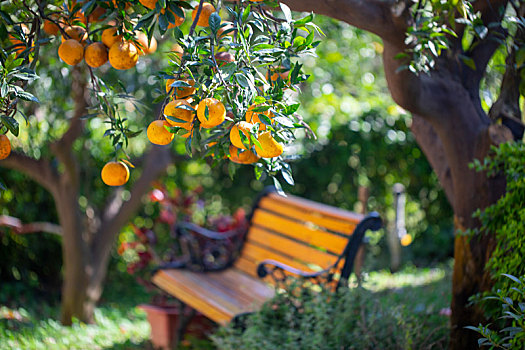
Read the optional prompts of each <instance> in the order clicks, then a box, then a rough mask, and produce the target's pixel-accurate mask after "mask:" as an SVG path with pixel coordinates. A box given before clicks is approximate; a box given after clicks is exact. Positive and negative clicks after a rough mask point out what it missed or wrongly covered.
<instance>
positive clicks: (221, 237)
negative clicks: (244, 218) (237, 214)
mask: <svg viewBox="0 0 525 350" xmlns="http://www.w3.org/2000/svg"><path fill="white" fill-rule="evenodd" d="M245 232H246V227H239V228H237V229H235V230H230V231H226V232H216V231H212V230H208V229H205V228H203V227H200V226H198V225H196V224H193V223H191V222H183V223H181V224H179V225H178V226H177V228H176V238H177V239H178V241H179V245H180V250H181V255H182V257H181V258H180V259H179V261H180V262H182V263H183V266H177V267H185V268H188V269H190V270H193V271H218V270H222V269H225V268H226V267H229V266H230V265H231V264H232V263H233V262H234V261H235V259H236V258H237V257H238V255H239V252H240V249H241V247H242V244H243V239H244V234H245Z"/></svg>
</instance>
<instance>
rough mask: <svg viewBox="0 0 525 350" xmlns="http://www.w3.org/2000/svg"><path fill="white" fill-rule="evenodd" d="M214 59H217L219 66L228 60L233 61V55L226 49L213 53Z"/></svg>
mask: <svg viewBox="0 0 525 350" xmlns="http://www.w3.org/2000/svg"><path fill="white" fill-rule="evenodd" d="M215 60H216V61H217V65H218V66H219V67H222V66H224V65H225V64H228V63H230V62H235V57H234V56H233V55H232V54H231V53H229V52H226V51H222V52H217V53H216V54H215Z"/></svg>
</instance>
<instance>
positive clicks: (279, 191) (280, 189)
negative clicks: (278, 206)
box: [272, 176, 286, 197]
mask: <svg viewBox="0 0 525 350" xmlns="http://www.w3.org/2000/svg"><path fill="white" fill-rule="evenodd" d="M272 179H273V185H274V186H275V189H276V190H277V193H279V194H280V195H281V196H285V197H286V194H285V193H284V191H283V187H282V186H281V183H280V182H279V180H277V178H276V177H275V176H272Z"/></svg>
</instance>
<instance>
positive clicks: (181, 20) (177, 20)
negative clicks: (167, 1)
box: [160, 8, 184, 29]
mask: <svg viewBox="0 0 525 350" xmlns="http://www.w3.org/2000/svg"><path fill="white" fill-rule="evenodd" d="M168 11H169V12H171V13H172V14H173V17H175V23H172V22H170V23H169V24H168V29H171V28H175V27H178V26H180V25H181V24H182V23H184V17H179V16H177V15H176V14H175V12H173V11H172V10H171V9H170V8H169V9H168ZM160 13H162V14H164V13H166V10H165V9H162V10H160Z"/></svg>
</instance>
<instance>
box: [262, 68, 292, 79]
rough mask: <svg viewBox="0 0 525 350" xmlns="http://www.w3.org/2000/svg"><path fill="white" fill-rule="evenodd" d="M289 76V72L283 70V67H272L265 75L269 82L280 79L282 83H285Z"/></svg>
mask: <svg viewBox="0 0 525 350" xmlns="http://www.w3.org/2000/svg"><path fill="white" fill-rule="evenodd" d="M289 74H290V71H288V70H285V68H284V67H279V68H274V67H272V68H270V69H268V73H267V74H266V79H268V80H270V81H277V79H279V78H281V79H282V80H283V81H287V80H288V76H289Z"/></svg>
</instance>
